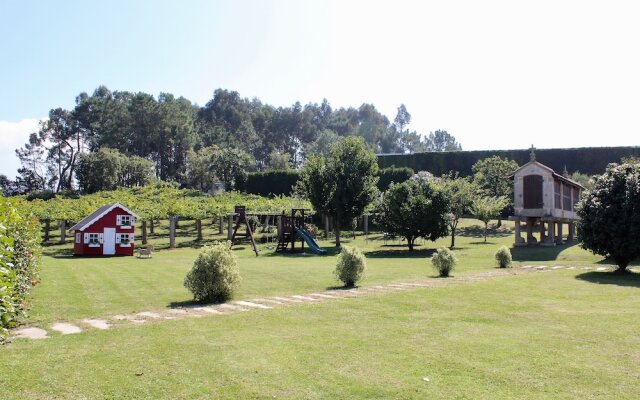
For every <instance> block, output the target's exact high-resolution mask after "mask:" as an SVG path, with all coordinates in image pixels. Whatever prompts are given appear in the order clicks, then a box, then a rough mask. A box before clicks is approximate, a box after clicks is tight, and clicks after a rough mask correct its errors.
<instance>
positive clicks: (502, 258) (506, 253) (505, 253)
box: [495, 246, 512, 268]
mask: <svg viewBox="0 0 640 400" xmlns="http://www.w3.org/2000/svg"><path fill="white" fill-rule="evenodd" d="M495 258H496V261H497V262H498V266H499V267H500V268H511V260H512V258H511V251H510V250H509V248H508V247H507V246H502V247H500V248H499V249H498V251H496V254H495Z"/></svg>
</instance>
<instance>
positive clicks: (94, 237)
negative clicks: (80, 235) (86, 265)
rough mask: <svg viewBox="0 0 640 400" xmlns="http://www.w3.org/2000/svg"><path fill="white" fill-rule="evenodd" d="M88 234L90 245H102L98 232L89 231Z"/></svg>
mask: <svg viewBox="0 0 640 400" xmlns="http://www.w3.org/2000/svg"><path fill="white" fill-rule="evenodd" d="M87 235H88V243H89V246H100V238H99V235H98V234H97V233H89V234H87Z"/></svg>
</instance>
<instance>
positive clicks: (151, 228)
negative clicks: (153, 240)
mask: <svg viewBox="0 0 640 400" xmlns="http://www.w3.org/2000/svg"><path fill="white" fill-rule="evenodd" d="M149 233H150V234H152V235H153V234H154V233H156V226H155V224H154V222H153V218H151V219H150V220H149Z"/></svg>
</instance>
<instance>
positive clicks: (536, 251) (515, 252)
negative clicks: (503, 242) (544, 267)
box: [511, 242, 577, 262]
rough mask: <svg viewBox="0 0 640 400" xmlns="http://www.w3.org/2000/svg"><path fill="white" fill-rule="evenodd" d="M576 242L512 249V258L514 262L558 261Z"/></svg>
mask: <svg viewBox="0 0 640 400" xmlns="http://www.w3.org/2000/svg"><path fill="white" fill-rule="evenodd" d="M576 244H577V243H576V242H571V243H566V244H563V245H558V246H552V247H545V246H525V247H512V248H511V256H512V257H513V261H522V262H527V261H552V260H557V259H558V255H560V253H562V252H563V251H565V250H567V249H570V248H571V247H573V246H575V245H576Z"/></svg>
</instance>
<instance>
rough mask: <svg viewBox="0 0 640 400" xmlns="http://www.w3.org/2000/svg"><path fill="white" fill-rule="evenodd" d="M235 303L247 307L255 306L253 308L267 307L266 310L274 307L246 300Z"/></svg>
mask: <svg viewBox="0 0 640 400" xmlns="http://www.w3.org/2000/svg"><path fill="white" fill-rule="evenodd" d="M234 303H235V304H238V305H240V306H247V307H253V308H262V309H265V310H266V309H272V308H273V307H269V306H265V305H264V304H258V303H253V302H251V301H244V300H240V301H236V302H234Z"/></svg>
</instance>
